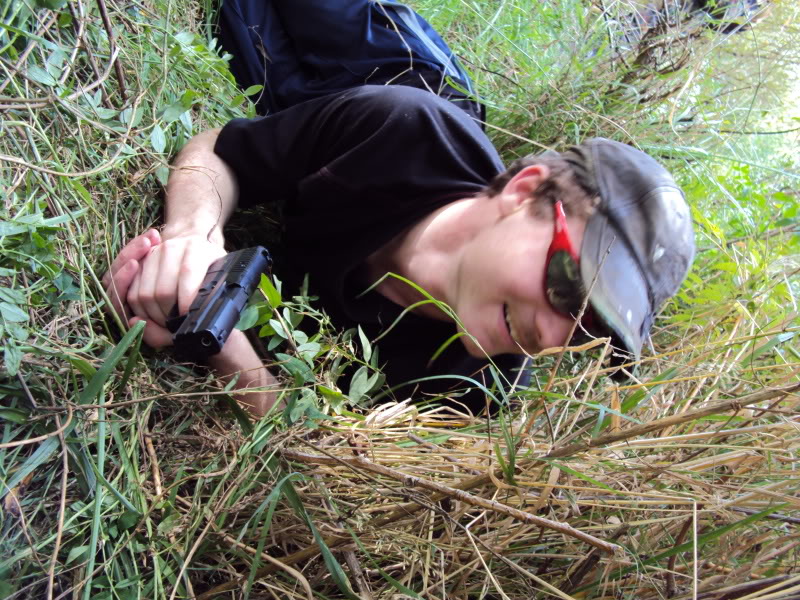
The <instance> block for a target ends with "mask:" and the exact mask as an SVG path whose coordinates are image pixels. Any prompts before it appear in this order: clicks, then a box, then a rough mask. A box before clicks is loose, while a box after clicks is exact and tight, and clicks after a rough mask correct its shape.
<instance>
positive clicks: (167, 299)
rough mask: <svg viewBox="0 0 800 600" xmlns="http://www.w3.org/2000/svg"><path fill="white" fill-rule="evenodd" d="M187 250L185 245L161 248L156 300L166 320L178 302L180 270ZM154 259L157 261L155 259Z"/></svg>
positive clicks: (155, 289)
mask: <svg viewBox="0 0 800 600" xmlns="http://www.w3.org/2000/svg"><path fill="white" fill-rule="evenodd" d="M186 249H187V246H185V245H181V246H178V247H174V246H170V245H169V244H167V245H164V246H162V248H161V252H160V257H159V265H158V266H159V270H158V281H156V282H155V288H154V299H155V301H156V302H157V303H158V305H159V309H160V310H161V313H162V314H163V315H164V316H165V318H169V315H170V313H171V312H172V308H173V307H174V306H175V304H177V302H178V289H179V287H180V281H179V277H180V270H181V264H182V263H183V261H185V260H186V254H187V251H186ZM153 258H154V259H155V257H153Z"/></svg>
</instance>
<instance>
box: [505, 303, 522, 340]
mask: <svg viewBox="0 0 800 600" xmlns="http://www.w3.org/2000/svg"><path fill="white" fill-rule="evenodd" d="M503 315H504V316H505V318H506V327H508V333H509V335H510V336H511V340H512V341H513V342H514V343H516V344H519V345H521V344H520V341H519V338H518V337H517V332H516V331H515V330H514V324H513V323H512V322H511V316H510V315H509V313H508V304H503Z"/></svg>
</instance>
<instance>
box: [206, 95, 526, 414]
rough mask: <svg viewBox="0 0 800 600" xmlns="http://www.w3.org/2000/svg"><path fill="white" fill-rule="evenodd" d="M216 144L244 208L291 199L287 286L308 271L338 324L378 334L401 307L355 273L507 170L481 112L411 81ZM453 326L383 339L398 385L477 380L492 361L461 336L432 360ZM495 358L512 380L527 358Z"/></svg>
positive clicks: (240, 122)
mask: <svg viewBox="0 0 800 600" xmlns="http://www.w3.org/2000/svg"><path fill="white" fill-rule="evenodd" d="M215 152H216V153H217V155H219V156H220V157H221V158H222V159H223V160H224V161H225V162H226V163H227V164H228V165H230V167H231V168H232V169H233V171H234V172H235V174H236V177H237V180H238V183H239V188H240V198H239V205H240V206H243V207H247V206H252V205H254V204H259V203H273V202H277V203H279V204H280V206H281V207H282V212H283V218H284V223H283V225H284V229H285V233H284V245H285V247H284V249H283V250H284V252H283V254H284V255H285V262H284V264H283V265H279V266H277V268H276V274H277V275H278V277H279V278H280V279H281V280H282V281H283V282H284V284H285V285H286V286H287V287H288V289H289V290H292V289H296V288H298V287H299V285H300V283H301V282H302V280H303V277H304V275H305V274H306V273H308V274H309V277H310V279H309V280H310V291H311V293H312V294H314V295H318V296H319V297H320V303H321V305H322V307H323V308H324V310H325V312H326V313H327V314H328V315H329V316H330V317H331V320H332V321H333V323H334V324H335V325H336V326H337V327H341V328H349V327H354V326H356V325H360V326H361V327H362V329H363V330H364V331H365V333H366V334H367V335H368V336H369V337H370V338H371V339H374V338H375V337H377V336H378V335H379V334H380V333H381V332H382V331H383V330H384V328H385V327H386V326H388V325H390V324H391V323H392V322H393V321H394V319H395V317H396V316H398V315H399V314H400V313H401V312H402V307H399V306H397V305H396V304H394V303H392V302H391V301H389V300H387V299H386V298H384V297H383V296H381V295H380V294H377V293H368V294H366V295H364V296H362V297H361V298H356V296H357V295H359V294H361V293H362V292H363V291H364V288H365V287H366V286H365V285H364V284H363V283H362V282H360V281H359V280H358V279H357V277H356V274H357V272H358V269H359V267H360V266H362V265H363V263H364V261H365V260H366V258H367V257H368V256H369V255H370V254H372V253H373V252H375V251H376V250H377V249H379V248H381V247H382V246H384V245H385V244H387V243H388V242H389V241H390V240H392V238H394V237H395V236H397V235H398V234H400V233H401V232H403V231H404V230H406V229H408V228H409V227H410V226H411V225H413V224H414V223H416V222H417V221H419V220H420V219H421V218H423V217H424V216H425V215H427V214H429V213H431V212H432V211H434V210H436V209H438V208H440V207H441V206H444V205H445V204H448V203H449V202H453V201H455V200H459V199H461V198H464V197H467V196H470V195H472V194H475V193H477V192H479V191H481V190H482V189H484V188H485V186H486V185H487V183H488V182H489V181H490V180H491V179H492V178H493V177H494V176H495V175H496V174H497V173H499V172H500V171H501V170H502V169H503V165H502V162H501V161H500V157H499V156H498V155H497V152H496V151H495V149H494V147H493V146H492V144H491V142H490V141H489V139H488V138H487V137H486V135H485V134H484V133H483V131H482V130H481V129H480V127H479V126H478V125H477V124H476V122H475V121H474V120H472V119H471V118H469V117H468V116H467V115H466V114H465V113H464V112H463V111H462V110H460V109H459V108H457V107H455V106H453V105H452V104H451V103H449V102H447V101H446V100H442V99H441V98H439V97H438V96H436V95H435V94H432V93H430V92H427V91H424V90H420V89H417V88H412V87H405V86H363V87H358V88H353V89H351V90H347V91H346V92H343V93H339V94H332V95H330V96H325V97H323V98H317V99H315V100H311V101H308V102H304V103H302V104H298V105H295V106H293V107H291V108H288V109H286V110H283V111H281V112H278V113H275V114H273V115H270V116H267V117H260V118H256V119H236V120H234V121H231V122H230V123H228V124H227V125H226V126H225V127H224V128H223V130H222V132H221V134H220V136H219V138H218V140H217V143H216V147H215ZM455 332H456V328H455V325H453V324H451V323H446V322H440V321H435V320H433V319H429V318H425V317H421V316H418V315H415V314H407V315H405V316H404V317H403V320H402V321H401V323H400V324H399V325H398V326H397V327H395V328H394V329H393V330H392V331H391V332H390V333H389V334H388V335H387V336H386V337H384V338H383V339H381V341H380V342H379V344H378V346H379V348H380V358H381V363H382V365H383V371H384V373H385V374H386V376H387V382H388V383H389V385H391V386H396V385H399V384H402V383H405V382H407V381H410V380H412V379H418V378H421V377H426V376H437V375H455V376H459V375H461V376H471V375H473V374H474V373H475V372H477V371H478V370H479V369H481V368H483V367H485V366H486V364H487V361H486V360H480V359H475V358H472V357H470V356H469V355H468V354H467V353H466V350H465V349H464V347H463V345H462V344H461V342H458V341H457V342H455V343H453V344H452V345H451V346H450V347H449V348H448V350H447V351H445V353H444V354H443V355H442V356H440V357H438V358H437V359H436V361H435V362H434V363H433V364H432V365H431V366H430V368H429V367H428V361H429V359H430V358H431V356H432V355H433V353H434V352H435V351H436V349H437V348H439V347H440V346H441V344H442V343H443V342H444V341H446V340H447V339H449V338H450V337H451V336H452V335H453V334H454V333H455ZM494 362H495V363H496V364H498V365H499V366H500V367H501V368H502V369H503V370H504V371H506V376H507V377H509V378H513V377H514V376H515V374H513V373H510V372H509V371H510V370H511V369H512V368H514V367H517V366H519V364H520V362H521V361H520V358H519V357H516V356H503V357H495V358H494ZM478 379H479V380H480V379H481V377H478ZM487 383H489V385H491V383H490V382H487ZM454 385H455V386H457V387H463V386H464V385H465V384H464V382H463V380H459V379H457V378H452V377H449V378H445V379H437V380H433V381H429V382H426V383H424V384H422V386H421V390H422V391H423V392H426V393H442V392H445V391H446V390H448V389H449V388H451V387H453V386H454ZM409 392H410V390H409V389H405V390H400V391H398V392H397V397H399V398H401V399H402V398H404V397H406V396H407V395H408V393H409ZM471 404H472V405H473V406H475V407H479V406H482V405H483V395H482V394H476V395H473V398H472V402H471Z"/></svg>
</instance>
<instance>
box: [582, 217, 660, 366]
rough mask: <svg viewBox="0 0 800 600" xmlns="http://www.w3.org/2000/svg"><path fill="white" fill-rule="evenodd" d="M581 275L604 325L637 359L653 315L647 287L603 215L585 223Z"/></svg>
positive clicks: (626, 249) (625, 248) (626, 250)
mask: <svg viewBox="0 0 800 600" xmlns="http://www.w3.org/2000/svg"><path fill="white" fill-rule="evenodd" d="M598 269H599V274H598ZM595 275H597V278H596V280H595ZM581 276H582V277H583V281H584V285H585V286H586V289H587V290H588V289H591V292H590V294H589V302H590V304H591V305H592V308H593V309H594V311H595V313H596V314H597V316H598V317H599V318H600V319H601V320H602V322H603V325H604V326H605V327H606V328H607V329H608V330H609V332H610V333H611V334H612V337H616V338H617V339H616V342H617V343H618V344H620V343H621V344H622V345H623V346H624V347H623V348H622V349H623V350H625V351H627V352H628V353H629V354H631V355H633V356H634V357H635V359H636V360H638V359H639V356H640V354H641V350H642V343H643V342H644V339H643V333H642V332H644V331H646V330H647V329H648V327H649V322H647V321H649V320H650V315H651V314H652V307H651V306H650V300H649V298H648V294H647V285H646V283H645V280H644V278H643V276H642V274H641V272H640V270H639V267H638V265H637V263H636V261H635V259H634V258H633V255H632V254H631V252H630V251H629V250H628V248H627V246H626V245H625V243H624V242H623V241H622V240H621V239H619V237H618V236H617V234H616V232H615V231H614V229H613V228H612V227H611V225H610V224H609V222H608V220H607V219H606V218H604V217H603V216H602V215H595V217H594V218H590V219H589V222H588V223H587V224H586V229H585V231H584V234H583V243H582V244H581Z"/></svg>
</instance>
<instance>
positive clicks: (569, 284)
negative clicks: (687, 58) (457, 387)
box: [104, 0, 693, 414]
mask: <svg viewBox="0 0 800 600" xmlns="http://www.w3.org/2000/svg"><path fill="white" fill-rule="evenodd" d="M307 5H308V6H307ZM311 5H313V6H311ZM228 6H229V8H230V11H232V12H233V13H235V14H233V16H231V12H229V13H226V14H227V17H229V19H230V20H235V21H236V22H237V23H240V24H243V25H246V27H245V28H244V31H245V33H246V34H250V33H252V32H254V31H255V32H257V33H258V35H257V36H256V39H255V42H254V43H258V44H268V47H266V48H265V50H264V52H263V54H262V56H263V55H265V56H267V57H269V58H270V62H268V63H265V64H263V65H262V66H263V67H264V68H265V69H266V76H267V78H266V82H267V83H268V84H269V85H268V86H267V88H266V90H265V94H264V96H263V98H262V102H265V104H262V105H261V107H262V108H261V109H262V112H264V113H267V116H266V117H264V118H261V119H254V120H242V119H239V120H235V121H233V122H231V123H229V124H228V125H226V126H225V127H224V128H223V129H221V130H212V131H208V132H204V133H202V134H200V135H198V136H195V137H194V138H193V139H192V140H190V142H189V143H188V144H187V145H186V147H185V148H184V149H183V150H182V151H181V153H180V154H179V156H178V158H177V159H176V161H175V163H174V166H175V169H174V170H173V174H172V176H171V177H170V180H169V184H168V188H167V201H166V215H165V226H164V229H163V230H162V231H161V232H160V233H159V232H156V231H149V232H146V233H145V234H143V235H141V236H139V237H137V238H136V239H134V240H133V241H132V242H130V243H129V244H128V245H127V246H126V247H125V249H123V251H122V252H121V253H120V255H119V256H118V257H117V259H116V260H115V261H114V263H113V265H112V267H111V270H110V272H109V274H107V276H106V278H105V280H104V283H105V285H106V288H107V292H108V293H109V296H110V297H111V298H112V303H113V305H114V308H115V309H116V310H117V311H118V312H120V313H121V314H125V315H126V318H129V322H130V323H131V324H132V323H134V322H136V321H137V320H139V319H145V320H147V327H146V330H145V341H146V342H147V343H148V344H150V345H152V346H157V347H160V346H166V345H169V344H170V343H171V336H170V334H169V333H168V332H167V331H166V330H165V329H164V323H165V320H166V316H167V314H168V313H169V311H170V309H171V308H172V306H173V305H174V304H175V303H176V302H177V304H178V307H179V311H180V312H181V313H183V312H185V311H186V310H187V309H188V307H189V305H190V303H191V300H192V299H193V297H194V295H195V294H196V292H197V289H198V288H199V285H200V283H201V281H202V279H203V276H204V274H205V272H206V269H207V267H208V266H209V264H210V263H211V262H213V260H215V259H216V258H219V257H220V256H222V255H224V253H225V250H224V249H223V242H224V238H223V233H222V227H223V226H224V223H225V222H226V221H227V219H228V217H229V216H230V214H231V213H232V212H233V210H234V209H235V208H236V206H237V205H238V206H252V205H255V204H258V203H262V202H278V203H280V205H281V206H282V209H283V221H284V223H283V224H284V226H285V239H284V242H283V246H284V248H283V250H284V252H283V254H284V255H285V260H284V261H283V264H281V265H278V267H277V272H278V275H279V277H281V279H282V280H283V281H284V283H285V285H286V287H287V288H288V289H289V290H292V289H296V288H297V287H298V286H299V283H300V281H301V280H302V278H303V277H304V275H305V274H306V273H309V274H310V284H311V291H312V293H313V294H315V295H318V296H319V297H320V303H321V305H322V306H323V308H324V309H325V311H326V312H327V313H328V314H329V315H330V316H331V318H332V320H333V322H334V324H336V325H337V326H341V327H350V326H354V325H360V326H361V327H362V328H363V329H364V331H365V332H366V333H367V335H368V336H369V337H370V338H375V337H377V336H378V335H379V334H381V333H385V330H386V328H387V327H388V326H389V325H390V324H392V323H393V322H394V321H395V319H396V318H397V317H398V316H400V314H401V313H402V312H403V311H404V309H406V308H407V307H410V306H412V305H414V306H416V308H414V310H413V311H411V312H410V313H409V314H406V315H405V316H404V317H403V319H402V320H401V322H400V324H399V325H398V326H397V327H395V328H393V329H392V330H391V331H390V332H389V333H388V334H387V335H385V336H384V337H383V338H382V339H381V341H380V344H379V347H380V356H381V359H382V363H383V369H384V372H385V373H386V375H387V381H388V383H389V384H390V385H392V386H398V385H400V384H403V383H405V382H408V381H414V380H417V379H421V378H422V379H426V381H424V382H423V383H422V388H421V393H427V394H447V393H448V392H449V390H450V388H452V387H453V384H454V382H455V383H462V384H463V382H464V381H467V382H470V381H472V382H473V384H472V387H473V388H474V387H476V386H475V385H474V381H475V378H476V377H477V378H480V375H476V373H477V372H478V371H479V370H480V369H481V368H482V367H485V366H486V364H487V357H489V356H490V357H492V359H493V361H494V362H495V364H497V365H498V366H499V367H500V369H501V371H502V372H503V373H504V375H505V376H506V378H507V379H508V380H512V379H513V378H514V377H515V376H516V373H515V370H517V369H519V367H520V365H521V357H524V355H526V354H534V353H536V352H538V351H540V350H542V349H544V348H549V347H554V346H562V345H564V344H565V343H567V341H568V338H569V334H570V332H571V331H572V329H573V326H574V325H575V319H576V317H577V316H578V314H579V313H580V311H581V309H582V305H583V301H584V299H585V297H586V294H587V291H588V290H591V294H590V295H589V303H588V309H587V311H586V315H585V317H584V318H583V320H582V321H581V323H580V327H579V330H581V331H583V332H585V333H588V334H590V335H606V334H610V335H612V336H613V337H614V339H615V340H616V342H617V344H618V345H619V346H620V347H621V348H623V349H625V350H627V351H628V352H629V353H631V354H633V355H638V353H639V351H640V349H641V345H642V339H643V337H644V336H645V335H646V333H647V331H648V330H649V327H650V324H651V322H652V319H653V315H654V313H655V311H656V310H657V309H658V307H659V306H660V305H661V304H662V303H663V301H664V300H665V299H666V298H667V297H669V296H670V295H672V294H673V293H674V292H675V291H676V289H677V287H678V285H679V284H680V282H681V281H682V279H683V277H684V276H685V274H686V272H687V270H688V267H689V264H690V262H691V260H692V256H693V241H692V233H691V222H690V216H689V211H688V208H687V206H686V204H685V202H684V200H683V196H682V194H681V192H680V190H679V189H678V187H677V186H676V185H675V183H674V181H673V180H672V178H671V177H670V175H669V174H668V173H667V171H666V170H664V169H663V167H661V166H660V165H658V164H657V163H656V162H655V161H654V160H652V159H651V158H649V157H647V156H646V155H644V154H643V153H641V152H639V151H637V150H635V149H633V148H632V147H630V146H626V145H624V144H619V143H616V142H611V141H608V140H590V141H588V142H586V143H584V144H582V145H581V146H579V147H576V148H573V149H571V150H569V151H567V152H565V153H562V154H556V153H545V154H544V155H540V156H538V157H533V158H530V159H523V160H521V161H518V162H517V163H515V164H514V165H512V167H511V168H510V169H509V170H507V171H504V170H503V166H502V163H501V161H500V158H499V157H498V155H497V153H496V151H495V150H494V148H493V147H492V146H491V143H490V142H489V140H488V138H486V136H485V134H484V133H483V131H482V129H481V127H480V125H479V124H478V121H476V119H475V117H476V116H477V115H479V114H480V112H481V109H480V107H479V105H477V104H476V103H475V102H473V101H471V100H470V99H469V98H468V97H467V96H466V95H465V94H464V93H463V92H462V90H464V89H469V81H468V78H467V77H466V74H464V73H463V71H460V69H458V67H457V64H456V63H455V61H454V59H453V58H452V55H451V54H450V53H449V50H447V49H446V46H444V42H441V39H440V38H438V36H436V34H435V32H433V31H432V30H431V29H430V28H429V27H428V28H427V29H426V28H425V27H423V26H422V24H424V25H427V24H425V23H424V21H422V19H421V18H420V17H419V16H418V15H416V14H415V13H412V12H411V11H409V10H408V9H407V8H406V7H403V6H402V5H398V4H396V3H394V2H380V3H371V2H365V1H363V0H362V1H347V2H340V3H331V2H324V3H319V2H310V1H309V0H306V1H302V2H301V1H300V0H296V1H294V2H290V3H280V2H278V3H258V4H256V5H245V4H243V3H242V4H235V3H234V4H229V5H228ZM254 6H256V7H257V8H258V9H259V11H262V12H259V11H255V12H256V13H258V15H257V16H258V19H256V21H257V23H258V24H257V25H252V24H250V25H248V23H252V22H254V21H253V19H255V17H254V16H253V13H254V10H253V7H254ZM223 7H225V5H223ZM244 9H247V10H244ZM264 11H266V12H264ZM301 16H303V17H304V18H301ZM234 17H235V19H234ZM293 26H294V27H293ZM231 29H234V27H233V26H229V28H228V31H229V32H230V30H231ZM323 31H330V32H335V35H334V34H333V33H332V34H331V35H328V36H326V35H323V33H322V32H323ZM387 32H389V34H387ZM240 33H241V32H240ZM262 34H263V35H262ZM387 35H388V37H387ZM229 37H230V36H229ZM233 38H234V39H235V40H236V43H238V45H239V46H246V45H247V42H246V41H242V39H243V38H242V35H233ZM225 39H226V36H225V35H223V41H224V40H225ZM393 39H400V40H402V43H399V44H398V43H396V42H395V43H394V46H393V45H392V41H391V40H393ZM250 41H251V42H253V40H252V39H251V40H250ZM236 43H233V42H231V41H230V39H229V41H228V42H227V47H231V46H235V45H236ZM442 47H443V48H444V50H443V49H442ZM409 53H410V54H411V55H412V58H413V59H414V61H416V62H415V66H414V67H413V68H408V65H409V64H410V62H411V61H409ZM242 54H246V52H244V51H242ZM376 56H378V58H379V60H378V59H376V58H375V57H376ZM364 57H367V59H368V60H364ZM442 57H444V58H442ZM332 64H333V65H334V66H333V67H332V66H331V65H332ZM287 65H288V66H287ZM292 65H293V66H292ZM250 66H251V67H252V65H250ZM290 66H291V67H292V68H289V67H290ZM233 67H234V72H235V73H237V71H238V73H237V77H238V78H239V80H240V83H243V84H248V83H251V82H252V80H248V78H247V74H246V72H247V71H248V69H245V68H242V66H241V65H238V66H237V65H236V64H234V65H233ZM437 68H438V70H437ZM451 68H453V69H456V73H457V74H458V77H459V79H456V82H457V83H458V84H459V85H458V86H457V87H451V86H450V85H448V84H447V83H446V80H445V73H447V72H448V70H449V69H451ZM257 71H258V69H257V68H251V69H250V72H251V73H252V72H256V73H257ZM296 72H299V73H302V74H303V77H301V78H300V79H297V78H296V77H295V78H293V75H292V74H293V73H296ZM243 73H244V74H243ZM278 73H283V74H284V77H283V78H276V74H278ZM343 73H344V74H345V75H347V76H345V75H343ZM348 74H349V75H348ZM378 75H379V77H378ZM375 78H377V81H378V82H379V83H388V82H390V81H393V82H396V81H397V79H398V78H401V79H402V81H403V84H404V85H389V86H386V85H359V84H360V83H363V81H364V79H369V81H373V80H375ZM412 86H413V87H412ZM431 89H433V90H435V91H437V92H439V95H437V94H435V93H432V92H431V91H429V90H431ZM331 90H333V93H329V92H330V91H331ZM326 92H328V93H326ZM440 95H441V96H443V97H444V98H447V99H443V98H442V97H440ZM601 265H602V269H600V266H601ZM598 269H600V270H599V274H598ZM387 273H394V274H397V275H400V276H401V277H403V278H405V279H406V280H409V281H411V282H414V283H415V284H416V285H417V286H419V287H420V288H422V289H424V290H425V291H426V292H427V293H429V294H430V295H432V296H433V297H434V298H436V299H437V300H440V301H442V302H444V303H445V304H446V305H447V306H449V307H450V309H451V310H452V313H446V312H444V311H442V310H441V309H440V308H437V307H436V306H434V305H432V304H422V305H419V306H417V303H418V302H419V301H420V300H422V299H423V297H422V296H421V295H420V294H419V292H417V291H416V288H415V287H412V286H410V285H408V284H407V283H406V282H404V281H403V280H401V279H398V278H393V277H388V278H386V277H384V276H385V275H386V274H387ZM376 282H379V283H377V286H376V287H374V288H373V289H372V290H371V291H370V292H367V293H364V292H365V290H367V289H368V288H369V287H370V286H372V285H373V284H375V283H376ZM454 316H455V318H454ZM457 328H460V330H461V333H462V334H463V335H461V337H460V342H459V343H455V344H451V345H450V346H449V347H448V348H447V350H445V352H443V353H442V355H441V356H438V357H437V358H436V360H435V361H434V362H433V364H432V365H429V364H428V363H429V360H430V358H431V357H432V356H433V355H434V353H435V352H436V350H437V349H438V348H439V347H440V346H441V345H442V344H443V343H444V342H446V341H447V340H448V339H450V338H452V337H453V335H454V334H456V333H457ZM210 365H211V366H212V368H214V369H216V370H217V371H218V372H219V373H220V374H221V375H223V376H229V375H232V374H234V373H236V372H242V375H241V376H240V379H239V381H238V386H239V387H240V388H246V387H252V386H270V385H274V384H275V382H274V380H273V379H272V376H271V375H270V374H269V373H268V372H267V371H266V370H265V369H264V368H263V367H262V366H261V362H260V360H259V358H258V357H257V355H256V354H255V352H254V351H253V349H252V348H251V347H250V345H249V343H248V342H247V340H246V338H245V337H244V336H243V334H241V332H234V334H233V335H232V336H231V339H230V340H229V342H228V344H227V345H226V346H225V348H224V349H223V351H222V352H221V353H220V354H219V355H218V356H216V357H215V358H214V359H212V361H211V363H210ZM461 387H464V386H463V385H462V386H461ZM467 387H470V384H469V383H468V384H467ZM399 393H402V392H399ZM248 398H249V400H248ZM274 399H275V394H274V393H273V392H267V393H263V394H253V395H249V396H244V400H243V401H244V402H245V403H248V404H249V405H250V406H251V408H252V410H253V412H255V413H256V414H263V412H264V411H265V410H266V409H267V408H269V406H271V404H272V403H273V402H274ZM460 400H461V401H465V400H466V401H467V404H468V406H469V407H471V408H478V407H480V406H481V405H482V404H483V402H484V400H483V398H482V397H481V396H480V395H479V394H475V393H474V390H473V394H472V397H471V398H469V399H467V397H463V398H460Z"/></svg>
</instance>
